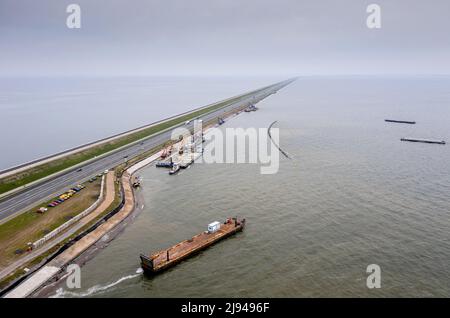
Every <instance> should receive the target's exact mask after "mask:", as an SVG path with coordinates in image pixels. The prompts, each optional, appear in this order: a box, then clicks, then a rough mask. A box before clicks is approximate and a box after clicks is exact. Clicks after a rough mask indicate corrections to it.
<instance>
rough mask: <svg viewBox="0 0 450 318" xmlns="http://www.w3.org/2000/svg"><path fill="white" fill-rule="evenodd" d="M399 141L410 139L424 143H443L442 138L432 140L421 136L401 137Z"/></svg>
mask: <svg viewBox="0 0 450 318" xmlns="http://www.w3.org/2000/svg"><path fill="white" fill-rule="evenodd" d="M400 140H401V141H410V142H423V143H426V144H439V145H445V141H444V140H432V139H421V138H402V139H400Z"/></svg>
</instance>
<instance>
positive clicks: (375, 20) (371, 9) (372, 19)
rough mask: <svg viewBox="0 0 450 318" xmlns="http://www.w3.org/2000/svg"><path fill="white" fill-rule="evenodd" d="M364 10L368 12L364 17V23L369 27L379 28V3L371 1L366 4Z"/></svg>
mask: <svg viewBox="0 0 450 318" xmlns="http://www.w3.org/2000/svg"><path fill="white" fill-rule="evenodd" d="M366 12H367V13H369V15H368V16H367V19H366V25H367V27H368V28H369V29H381V7H380V5H379V4H376V3H372V4H369V5H368V6H367V9H366Z"/></svg>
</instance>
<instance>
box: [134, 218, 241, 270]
mask: <svg viewBox="0 0 450 318" xmlns="http://www.w3.org/2000/svg"><path fill="white" fill-rule="evenodd" d="M217 223H218V222H217ZM244 227H245V219H238V218H237V217H236V218H228V219H227V220H226V221H225V222H224V223H223V224H221V225H220V227H219V228H218V229H217V230H216V231H214V232H210V231H204V232H202V233H200V234H197V235H195V236H194V237H192V238H191V239H188V240H185V241H182V242H180V243H178V244H176V245H174V246H172V247H171V248H168V249H165V250H161V251H159V252H156V253H153V254H151V255H150V256H147V255H144V254H141V255H140V258H141V266H142V269H143V270H144V271H145V272H147V273H158V272H161V271H163V270H165V269H167V268H169V267H172V266H174V265H176V264H177V263H179V262H181V261H182V260H184V259H186V258H188V257H190V256H192V255H194V254H196V253H198V252H200V251H202V250H204V249H206V248H207V247H209V246H211V245H212V244H214V243H216V242H218V241H220V240H222V239H224V238H227V237H229V236H231V235H233V234H236V233H237V232H239V231H242V230H243V229H244Z"/></svg>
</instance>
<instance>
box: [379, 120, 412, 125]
mask: <svg viewBox="0 0 450 318" xmlns="http://www.w3.org/2000/svg"><path fill="white" fill-rule="evenodd" d="M384 121H385V122H387V123H397V124H410V125H415V124H416V122H415V121H409V120H395V119H385V120H384Z"/></svg>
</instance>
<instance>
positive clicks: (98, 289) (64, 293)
mask: <svg viewBox="0 0 450 318" xmlns="http://www.w3.org/2000/svg"><path fill="white" fill-rule="evenodd" d="M142 273H143V270H142V268H138V269H137V270H136V274H133V275H127V276H124V277H121V278H119V279H118V280H116V281H115V282H113V283H110V284H108V285H104V286H101V285H95V286H92V287H90V288H89V289H88V290H86V291H85V292H80V293H77V292H73V291H70V290H64V289H63V288H59V289H58V290H57V291H56V293H55V295H53V296H50V298H65V297H89V296H92V295H95V294H101V293H103V292H105V291H106V290H108V289H110V288H112V287H114V286H116V285H118V284H120V283H122V282H123V281H126V280H129V279H133V278H136V277H139V276H141V274H142Z"/></svg>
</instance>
